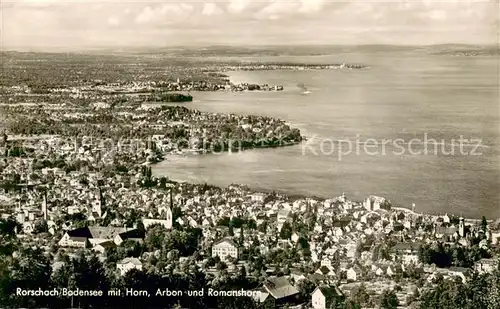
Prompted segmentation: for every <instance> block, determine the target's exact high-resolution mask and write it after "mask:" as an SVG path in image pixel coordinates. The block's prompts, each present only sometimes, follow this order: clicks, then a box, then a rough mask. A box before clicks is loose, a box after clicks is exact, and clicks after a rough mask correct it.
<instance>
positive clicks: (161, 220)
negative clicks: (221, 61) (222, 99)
mask: <svg viewBox="0 0 500 309" xmlns="http://www.w3.org/2000/svg"><path fill="white" fill-rule="evenodd" d="M3 78H5V76H4V77H3ZM177 78H179V77H177ZM177 78H175V80H177ZM193 83H194V81H192V80H191V81H189V80H188V81H186V82H185V83H184V84H183V83H182V82H181V80H178V81H176V82H175V83H173V84H169V85H167V86H166V87H167V88H168V87H171V86H172V87H173V86H175V87H180V88H182V87H184V86H182V85H192V84H193ZM54 84H55V83H54ZM174 84H176V85H174ZM104 85H108V84H103V85H101V86H96V87H97V88H95V87H94V88H92V87H90V89H92V90H91V91H83V89H84V88H82V87H84V86H81V87H80V88H78V87H79V86H75V85H71V86H68V85H59V86H58V87H55V86H50V87H47V88H46V89H49V90H48V91H47V93H46V94H43V95H42V96H41V97H42V98H45V99H41V100H40V101H38V102H36V103H33V104H23V103H20V101H18V99H16V98H18V97H23V98H27V97H29V94H30V91H27V92H26V90H29V89H34V87H35V86H33V85H31V86H27V85H26V86H22V87H21V86H5V87H3V92H2V93H3V94H4V99H5V102H2V103H3V104H2V105H1V106H0V108H1V109H0V110H1V114H2V116H3V117H2V126H3V128H4V130H5V133H4V134H3V136H2V137H1V140H0V143H1V144H0V155H2V159H1V160H0V184H1V189H0V215H1V221H0V255H1V259H0V278H1V279H0V282H1V283H0V305H1V306H7V307H8V306H13V307H33V308H40V307H51V308H52V307H62V308H64V307H79V308H90V307H115V306H117V307H118V306H119V307H120V308H122V307H124V308H128V307H139V308H142V307H148V308H149V307H158V308H314V309H326V308H498V306H497V304H500V289H499V282H500V266H499V256H500V255H499V253H500V244H499V241H500V220H497V219H496V218H486V217H483V218H481V219H480V220H474V219H467V218H462V217H461V216H457V215H455V214H441V215H429V214H425V213H421V212H419V210H418V205H407V208H402V207H396V206H395V205H393V204H392V203H391V201H390V200H389V199H387V198H386V197H380V196H373V195H369V196H366V198H365V199H364V200H362V201H355V200H353V199H351V198H349V194H348V193H347V194H346V193H342V189H340V190H339V189H338V188H332V194H331V195H332V197H331V198H327V199H320V198H313V197H307V196H306V197H298V196H290V195H287V194H284V193H281V192H261V191H256V190H254V189H251V188H248V187H246V186H243V185H238V184H233V185H231V186H228V187H225V188H220V187H215V186H212V185H210V184H191V183H187V182H177V181H174V180H172V179H169V178H168V177H167V176H163V177H158V176H154V175H152V172H151V166H150V165H151V164H155V163H157V162H160V161H162V160H167V161H168V157H169V156H172V155H185V154H186V153H210V152H217V151H244V150H245V149H249V148H259V147H281V146H288V145H293V144H297V143H300V142H301V141H302V140H303V137H302V136H301V132H300V130H298V129H296V128H293V127H291V126H290V125H288V124H286V123H285V122H284V121H283V120H280V119H274V118H269V117H263V116H252V115H247V116H242V115H232V114H215V113H205V112H201V111H197V110H191V109H188V108H186V107H183V106H159V105H154V104H153V105H148V104H144V103H141V102H131V101H129V100H120V99H119V97H117V96H115V95H116V94H112V95H111V96H110V97H106V95H102V94H101V93H100V92H101V90H102V87H104V88H106V87H107V86H104ZM137 85H138V86H137V88H133V89H134V91H136V90H137V89H142V88H143V87H144V85H146V84H144V85H143V84H137ZM115 86H116V88H115ZM115 86H112V87H111V88H110V89H112V90H110V92H116V91H121V90H118V89H119V88H120V89H121V87H122V86H123V85H122V84H116V85H115ZM75 87H76V88H75ZM99 87H101V88H99ZM54 89H56V90H54ZM68 89H70V90H68ZM182 89H183V88H182ZM182 89H180V90H182ZM178 90H179V88H175V89H169V91H178ZM127 91H128V90H127ZM66 92H68V93H69V94H68V95H65V94H64V93H66ZM105 92H106V91H105ZM82 93H85V94H82ZM76 94H78V95H76ZM72 95H73V96H72ZM36 97H38V96H36ZM49 97H50V98H51V99H50V100H51V101H49V102H47V101H46V98H49ZM11 99H12V100H11ZM106 99H108V101H106ZM23 101H24V99H23ZM337 190H338V191H337ZM18 289H21V290H23V291H30V290H31V291H35V290H39V289H46V290H53V289H56V290H62V289H66V290H68V291H97V292H102V295H103V296H102V297H91V296H85V295H80V294H78V293H77V294H76V295H71V296H68V295H62V294H61V295H59V296H57V297H51V298H49V297H29V296H23V295H17V294H16V293H15V291H17V290H18ZM158 290H160V291H164V292H165V291H167V290H168V291H180V292H179V293H177V294H178V295H171V296H168V297H166V296H158V297H157V296H155V294H157V291H158ZM200 290H202V291H205V293H199V294H201V295H199V296H193V297H188V296H187V295H188V292H189V291H200ZM115 291H123V292H122V294H123V295H122V296H120V297H117V296H116V295H121V294H120V293H119V292H115ZM125 291H136V292H137V293H138V294H137V295H136V294H134V293H132V294H133V295H129V296H128V297H127V296H126V295H125ZM182 291H185V293H182ZM209 291H213V292H214V293H212V294H214V295H209V293H208V292H209ZM215 291H217V293H215ZM223 291H227V293H222V292H223ZM139 292H140V293H139ZM233 293H240V294H238V295H242V296H231V295H230V294H233ZM113 294H114V295H115V296H113ZM479 295H482V296H481V297H479Z"/></svg>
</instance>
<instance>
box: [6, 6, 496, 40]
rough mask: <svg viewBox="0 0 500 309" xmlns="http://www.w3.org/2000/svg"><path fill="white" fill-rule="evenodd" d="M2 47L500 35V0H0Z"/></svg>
mask: <svg viewBox="0 0 500 309" xmlns="http://www.w3.org/2000/svg"><path fill="white" fill-rule="evenodd" d="M0 1H1V15H0V18H1V28H0V30H1V47H2V49H4V50H5V49H15V48H17V47H32V48H44V47H72V48H94V47H127V46H141V47H146V46H151V47H159V46H166V47H168V46H188V45H220V44H224V45H281V44H286V45H295V44H297V45H302V44H314V45H358V44H396V45H431V44H444V43H465V44H498V42H499V39H500V36H499V31H500V30H499V29H500V28H499V27H500V25H499V19H500V9H499V0H385V1H382V0H377V1H375V0H218V1H217V0H215V1H213V0H212V1H204V0H176V1H173V0H163V1H161V0H157V1H147V0H146V1H142V0H123V1H119V0H100V1H96V0H50V1H49V0H0Z"/></svg>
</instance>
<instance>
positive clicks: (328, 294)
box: [311, 286, 343, 309]
mask: <svg viewBox="0 0 500 309" xmlns="http://www.w3.org/2000/svg"><path fill="white" fill-rule="evenodd" d="M342 297H343V296H342V292H340V290H339V289H337V288H336V287H324V286H319V287H317V288H316V289H315V290H314V292H313V293H312V294H311V300H312V307H313V308H314V309H328V308H333V307H332V306H333V305H334V304H335V299H337V298H342Z"/></svg>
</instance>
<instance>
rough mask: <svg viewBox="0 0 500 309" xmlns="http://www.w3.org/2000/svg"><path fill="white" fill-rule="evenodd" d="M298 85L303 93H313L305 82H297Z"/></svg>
mask: <svg viewBox="0 0 500 309" xmlns="http://www.w3.org/2000/svg"><path fill="white" fill-rule="evenodd" d="M297 87H299V89H301V90H302V94H309V93H311V91H309V90H308V89H307V87H306V86H305V85H304V84H302V83H300V84H297Z"/></svg>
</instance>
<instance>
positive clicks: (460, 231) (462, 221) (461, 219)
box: [458, 217, 465, 237]
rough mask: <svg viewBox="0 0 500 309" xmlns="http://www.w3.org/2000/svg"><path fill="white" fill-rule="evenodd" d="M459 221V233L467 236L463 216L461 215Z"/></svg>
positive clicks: (461, 235)
mask: <svg viewBox="0 0 500 309" xmlns="http://www.w3.org/2000/svg"><path fill="white" fill-rule="evenodd" d="M459 220H460V221H459V223H458V234H459V235H460V237H465V222H464V221H465V220H464V218H463V217H460V219H459Z"/></svg>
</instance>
